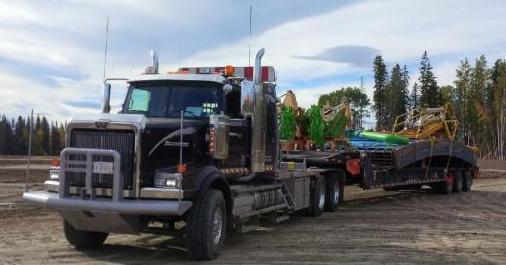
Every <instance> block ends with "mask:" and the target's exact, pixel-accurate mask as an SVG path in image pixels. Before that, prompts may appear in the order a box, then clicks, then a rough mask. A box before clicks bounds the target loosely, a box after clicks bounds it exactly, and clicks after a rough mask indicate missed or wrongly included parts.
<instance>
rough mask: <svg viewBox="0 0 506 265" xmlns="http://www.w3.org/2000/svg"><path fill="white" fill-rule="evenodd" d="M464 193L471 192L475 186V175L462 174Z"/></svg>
mask: <svg viewBox="0 0 506 265" xmlns="http://www.w3.org/2000/svg"><path fill="white" fill-rule="evenodd" d="M462 182H463V186H462V191H470V190H471V186H473V174H471V172H470V171H464V172H462Z"/></svg>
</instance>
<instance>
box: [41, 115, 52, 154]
mask: <svg viewBox="0 0 506 265" xmlns="http://www.w3.org/2000/svg"><path fill="white" fill-rule="evenodd" d="M40 129H41V132H42V136H41V137H42V143H41V148H42V151H43V153H44V155H49V154H50V148H51V147H50V146H51V142H50V140H51V139H50V132H49V122H48V121H47V119H46V117H45V116H42V121H41V122H40Z"/></svg>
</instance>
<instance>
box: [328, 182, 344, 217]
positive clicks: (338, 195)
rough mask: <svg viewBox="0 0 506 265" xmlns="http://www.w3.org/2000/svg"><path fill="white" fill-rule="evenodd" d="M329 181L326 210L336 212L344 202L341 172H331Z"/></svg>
mask: <svg viewBox="0 0 506 265" xmlns="http://www.w3.org/2000/svg"><path fill="white" fill-rule="evenodd" d="M326 181H327V194H326V195H327V198H326V199H325V210H327V211H329V212H334V211H336V210H337V207H338V206H339V204H340V203H341V202H342V197H343V192H344V186H343V185H342V183H343V179H342V177H341V176H340V175H339V174H335V173H334V174H329V175H328V176H327V178H326Z"/></svg>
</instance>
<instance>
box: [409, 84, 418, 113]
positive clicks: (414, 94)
mask: <svg viewBox="0 0 506 265" xmlns="http://www.w3.org/2000/svg"><path fill="white" fill-rule="evenodd" d="M419 91H420V89H419V88H418V83H417V82H415V84H414V85H413V89H412V90H411V93H410V94H409V108H410V110H416V109H418V108H419V107H420V99H419V97H420V92H419Z"/></svg>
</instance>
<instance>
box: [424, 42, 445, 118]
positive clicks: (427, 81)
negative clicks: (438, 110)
mask: <svg viewBox="0 0 506 265" xmlns="http://www.w3.org/2000/svg"><path fill="white" fill-rule="evenodd" d="M418 81H419V82H420V105H421V106H422V107H429V108H434V107H439V106H441V91H440V89H439V87H438V85H437V82H436V77H435V76H434V73H433V72H432V66H431V64H430V61H429V57H428V56H427V51H425V52H424V53H423V55H422V59H421V62H420V76H419V77H418Z"/></svg>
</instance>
